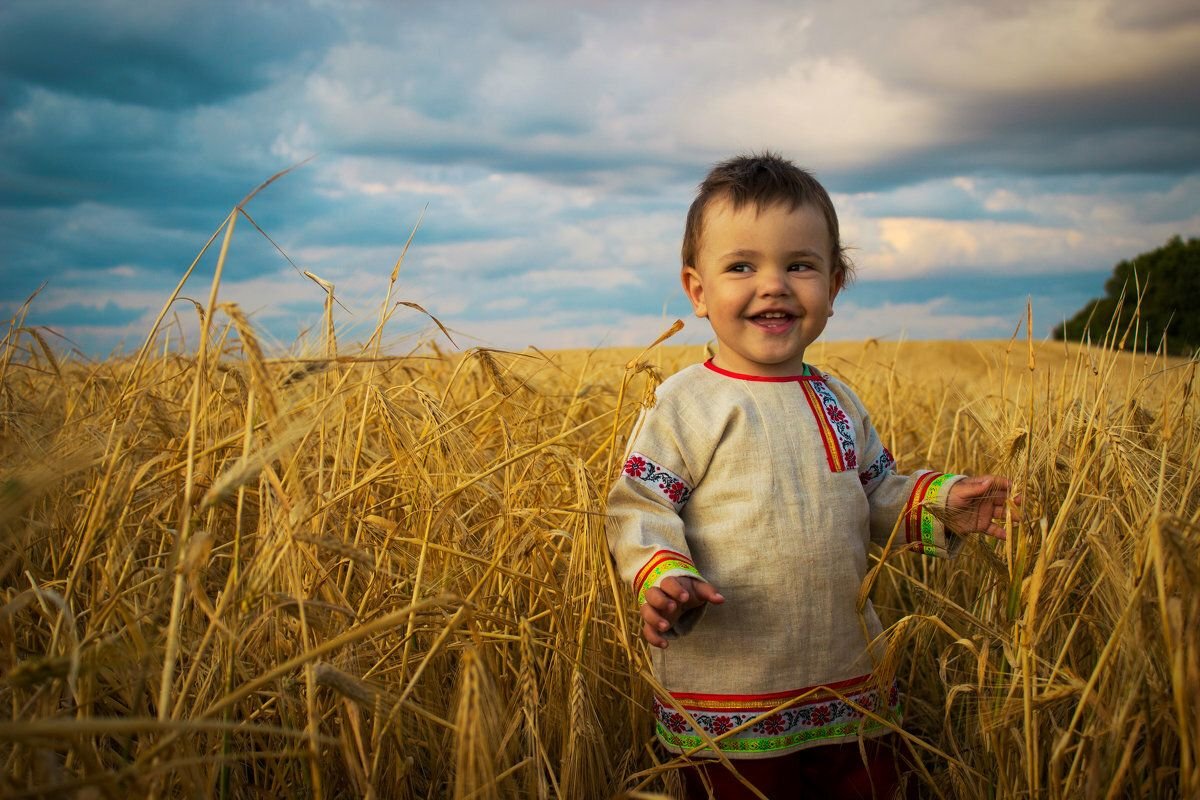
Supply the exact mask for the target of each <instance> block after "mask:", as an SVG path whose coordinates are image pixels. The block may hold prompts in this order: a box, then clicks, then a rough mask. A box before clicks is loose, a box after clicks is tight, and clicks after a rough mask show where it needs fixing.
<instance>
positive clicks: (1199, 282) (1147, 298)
mask: <svg viewBox="0 0 1200 800" xmlns="http://www.w3.org/2000/svg"><path fill="white" fill-rule="evenodd" d="M1135 273H1136V275H1137V277H1136V278H1135V277H1134V274H1135ZM1139 287H1140V291H1141V292H1142V303H1141V307H1140V309H1139V310H1138V313H1139V316H1140V324H1139V325H1138V328H1139V333H1138V344H1139V346H1140V345H1141V343H1142V342H1144V341H1147V338H1146V337H1149V339H1148V341H1149V344H1150V348H1151V349H1154V348H1155V347H1156V346H1157V344H1158V342H1159V341H1160V339H1161V337H1162V335H1163V332H1164V331H1166V334H1167V346H1168V349H1169V350H1170V352H1172V353H1176V354H1191V353H1193V352H1195V351H1196V349H1197V348H1200V239H1195V238H1192V239H1188V240H1187V241H1186V242H1185V241H1183V240H1182V239H1181V238H1179V237H1178V236H1173V237H1171V239H1170V241H1168V242H1167V243H1166V244H1165V245H1163V246H1162V247H1160V248H1158V249H1157V250H1151V251H1150V252H1148V253H1142V254H1141V255H1140V256H1137V257H1136V258H1134V259H1133V260H1132V261H1122V262H1121V263H1120V264H1117V266H1116V268H1115V269H1113V274H1112V277H1111V278H1109V279H1108V280H1107V281H1106V282H1105V284H1104V297H1103V298H1101V299H1099V300H1092V301H1090V302H1088V304H1087V305H1086V306H1084V307H1083V309H1082V310H1080V311H1079V313H1077V314H1076V315H1075V316H1073V317H1071V319H1069V320H1067V321H1066V322H1065V323H1063V324H1062V325H1059V326H1058V327H1057V328H1055V329H1054V338H1055V339H1074V340H1082V339H1083V338H1084V337H1085V336H1088V337H1090V338H1091V340H1092V341H1093V342H1100V341H1102V340H1103V339H1104V333H1105V331H1107V330H1108V328H1109V324H1110V323H1111V322H1112V318H1113V314H1114V313H1116V310H1117V302H1118V300H1119V299H1120V297H1121V292H1122V291H1124V292H1125V302H1124V305H1123V306H1122V310H1121V322H1120V328H1119V329H1118V335H1120V332H1122V331H1124V330H1125V327H1126V325H1127V324H1128V321H1129V320H1130V319H1132V316H1133V309H1134V307H1135V306H1136V305H1137V293H1138V291H1139ZM1131 340H1132V337H1131Z"/></svg>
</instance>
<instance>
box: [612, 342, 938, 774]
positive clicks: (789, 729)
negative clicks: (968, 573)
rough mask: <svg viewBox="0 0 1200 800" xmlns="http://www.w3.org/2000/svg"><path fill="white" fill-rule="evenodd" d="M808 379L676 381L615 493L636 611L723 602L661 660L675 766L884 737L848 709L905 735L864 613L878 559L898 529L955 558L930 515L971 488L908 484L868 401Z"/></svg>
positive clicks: (653, 413)
mask: <svg viewBox="0 0 1200 800" xmlns="http://www.w3.org/2000/svg"><path fill="white" fill-rule="evenodd" d="M805 372H806V374H805V375H800V376H794V377H786V378H764V377H755V376H747V375H740V374H738V373H733V372H729V371H727V370H723V369H721V368H719V367H717V366H716V365H714V364H713V363H712V362H711V361H709V362H706V363H704V364H697V365H693V366H691V367H687V368H685V369H684V370H682V371H680V372H679V373H677V374H675V375H673V376H671V377H670V378H668V379H667V380H666V381H664V382H663V383H662V385H661V386H659V387H658V389H657V391H656V401H655V404H654V406H653V407H651V408H649V409H647V410H646V411H644V412H643V414H642V417H641V419H640V420H639V425H638V427H637V428H636V429H635V432H634V435H633V437H632V438H631V440H630V447H629V453H628V456H627V459H626V461H625V465H624V467H623V470H622V473H621V475H620V476H619V477H618V479H617V480H616V482H615V484H614V485H613V487H612V490H611V492H610V494H609V499H608V518H609V519H608V526H607V534H608V539H609V546H610V549H611V551H612V554H613V556H614V558H615V560H616V563H617V567H618V570H619V572H620V574H621V577H622V578H623V579H624V580H627V581H629V583H630V584H631V586H632V588H633V592H634V594H635V595H636V596H637V598H638V603H639V605H640V604H641V602H643V601H644V599H645V593H646V591H647V590H648V589H650V588H651V587H653V586H657V585H658V584H660V583H661V582H662V581H663V580H665V579H666V578H668V577H671V576H681V575H690V576H693V577H703V579H704V580H706V581H708V582H709V583H711V584H712V585H713V586H714V587H716V589H717V590H718V591H720V592H721V593H722V594H723V595H724V597H725V602H724V603H723V604H721V605H712V604H709V605H706V606H703V607H701V608H699V609H695V610H693V611H690V612H688V613H687V614H685V616H684V617H683V618H681V619H680V620H679V621H678V622H677V623H676V625H675V626H674V627H673V628H672V630H671V631H670V632H669V634H668V635H669V636H670V637H671V639H672V640H671V642H670V646H669V647H668V648H667V649H666V650H658V649H655V650H654V652H653V654H652V658H653V666H654V671H655V676H656V678H657V679H658V681H659V682H660V683H661V684H662V685H663V686H664V687H665V688H666V689H667V690H668V692H669V693H670V695H671V697H670V698H658V697H656V698H655V716H656V731H657V734H658V737H659V739H660V740H661V741H662V743H663V744H664V746H666V747H667V748H668V749H669V750H672V751H674V752H681V751H684V750H688V751H692V750H695V749H697V748H702V747H704V746H705V745H706V744H707V742H711V741H712V740H713V739H716V738H717V737H721V736H722V735H723V738H720V739H719V741H717V746H718V747H720V749H721V750H722V751H723V752H725V753H727V754H728V755H729V756H730V757H735V758H752V757H762V756H774V755H782V754H784V753H787V752H792V751H795V750H799V749H802V748H805V747H810V746H814V745H819V744H824V743H828V742H832V741H838V740H843V739H849V738H853V737H856V736H858V735H860V733H861V734H862V735H866V736H870V735H873V734H876V733H882V732H886V730H887V728H886V726H884V725H882V724H881V723H880V722H879V721H878V720H873V719H871V718H870V717H869V716H867V715H864V714H863V713H862V711H861V709H856V708H855V707H854V705H853V704H851V703H847V702H846V700H847V699H849V700H852V701H853V703H854V704H857V705H858V706H860V707H862V708H867V709H869V710H871V711H874V712H875V713H877V714H879V715H880V716H884V717H890V718H892V719H896V720H898V715H899V706H898V697H897V694H896V690H895V686H894V684H892V685H886V686H881V685H879V682H878V681H877V680H876V679H875V678H874V676H873V674H872V672H873V666H874V665H873V659H874V658H877V657H878V655H879V653H878V652H871V651H869V648H868V643H869V642H870V641H872V640H874V639H875V638H876V637H877V636H878V635H879V634H880V632H881V630H882V628H881V625H880V622H879V618H878V616H876V614H875V610H874V608H873V607H872V606H871V603H870V601H869V600H867V601H866V603H865V605H864V606H863V608H862V609H861V613H860V609H859V608H858V596H859V590H860V588H861V585H862V583H863V579H864V578H865V577H866V574H867V569H868V562H867V552H868V547H869V545H870V543H871V542H872V541H874V542H876V543H879V544H883V543H885V542H887V540H888V539H889V537H890V536H892V533H893V529H894V528H897V526H898V530H896V533H895V537H894V539H893V547H896V546H906V545H907V546H909V547H911V548H912V549H918V550H921V551H923V552H925V553H926V554H929V555H941V554H946V553H947V552H948V541H947V537H946V531H945V528H944V526H943V525H942V523H941V522H940V521H939V520H938V518H937V517H936V516H935V515H934V514H933V513H931V511H933V510H934V509H936V508H938V507H944V504H945V498H946V496H947V494H948V492H949V488H950V486H951V485H952V484H953V482H954V481H956V480H957V479H958V478H959V476H953V475H944V474H942V473H937V472H919V473H916V474H913V475H899V474H897V472H896V470H895V462H894V460H893V458H892V456H891V454H890V453H889V452H888V451H887V449H886V448H885V447H884V445H883V443H882V441H881V440H880V438H879V435H878V434H877V433H876V432H875V428H874V427H873V426H872V425H871V421H870V417H869V416H868V414H867V411H866V409H865V408H864V407H863V405H862V403H861V402H860V401H859V399H858V398H857V397H856V396H855V394H854V393H853V392H852V391H851V390H850V389H849V388H848V387H847V386H846V385H845V384H843V383H842V382H841V381H839V380H837V379H835V378H833V377H831V376H828V375H823V374H821V373H819V372H817V371H815V370H811V369H810V368H806V370H805ZM951 543H952V542H951ZM781 706H782V708H780V707H781ZM682 711H686V712H687V714H686V715H685V714H683V713H681V712H682ZM689 717H690V719H689ZM748 723H749V724H748ZM697 726H699V728H701V729H703V731H704V733H705V734H706V735H707V741H706V737H705V736H701V735H700V734H699V732H698V731H697V730H696V727H697ZM739 726H740V727H741V730H739V731H735V732H734V733H732V734H731V733H729V732H730V731H731V730H733V729H735V728H738V727H739ZM708 752H709V755H711V750H709V751H708ZM703 754H704V753H703V752H701V753H700V755H703Z"/></svg>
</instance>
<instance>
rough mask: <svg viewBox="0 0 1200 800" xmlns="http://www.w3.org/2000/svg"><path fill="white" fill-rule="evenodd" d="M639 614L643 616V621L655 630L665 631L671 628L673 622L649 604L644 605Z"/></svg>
mask: <svg viewBox="0 0 1200 800" xmlns="http://www.w3.org/2000/svg"><path fill="white" fill-rule="evenodd" d="M638 613H639V614H641V615H642V619H643V620H644V621H645V623H646V624H647V625H649V626H650V627H652V628H654V629H655V630H660V631H665V630H667V629H668V628H670V627H671V620H670V619H669V618H668V617H665V616H663V615H662V614H660V613H659V612H658V609H656V608H655V607H654V606H652V605H650V604H649V603H643V604H642V607H641V608H640V609H638Z"/></svg>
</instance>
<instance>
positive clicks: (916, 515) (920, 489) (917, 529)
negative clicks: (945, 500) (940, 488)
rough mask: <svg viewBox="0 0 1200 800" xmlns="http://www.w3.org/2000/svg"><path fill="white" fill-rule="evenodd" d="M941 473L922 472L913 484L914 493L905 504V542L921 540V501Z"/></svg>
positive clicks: (910, 542)
mask: <svg viewBox="0 0 1200 800" xmlns="http://www.w3.org/2000/svg"><path fill="white" fill-rule="evenodd" d="M941 474H942V473H940V472H925V473H922V474H921V476H920V477H918V478H917V482H916V483H915V484H913V490H912V494H910V495H909V496H908V502H907V503H905V504H904V512H903V517H904V543H905V544H912V543H913V542H914V541H916V542H919V541H921V503H922V501H923V500H924V499H925V492H926V491H927V490H928V489H929V484H931V483H933V482H934V480H936V479H937V478H938V477H940V476H941ZM914 535H915V536H916V538H915V539H914V538H913V536H914Z"/></svg>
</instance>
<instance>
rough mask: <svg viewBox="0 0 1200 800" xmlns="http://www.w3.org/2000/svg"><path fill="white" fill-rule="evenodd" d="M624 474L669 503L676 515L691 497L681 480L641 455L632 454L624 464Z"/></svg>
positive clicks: (688, 488) (684, 482) (686, 485)
mask: <svg viewBox="0 0 1200 800" xmlns="http://www.w3.org/2000/svg"><path fill="white" fill-rule="evenodd" d="M624 473H625V474H626V475H628V476H629V477H630V478H635V479H637V480H640V481H643V482H644V483H646V484H647V485H649V486H651V487H652V488H653V489H654V490H655V491H656V492H657V493H658V494H661V495H662V496H663V497H665V498H667V499H668V500H670V501H671V507H672V508H674V509H675V511H676V513H678V512H679V511H680V510H681V509H682V508H683V506H684V504H685V503H687V501H688V499H689V498H690V497H691V496H692V487H690V486H688V484H687V482H686V481H684V479H683V478H681V477H679V476H678V475H676V474H675V473H674V472H671V470H669V469H667V468H666V467H664V466H661V465H659V464H655V463H654V462H653V461H651V460H650V459H649V458H647V457H646V456H644V455H642V454H641V453H632V454H631V455H630V456H629V460H628V461H626V462H625V469H624Z"/></svg>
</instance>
